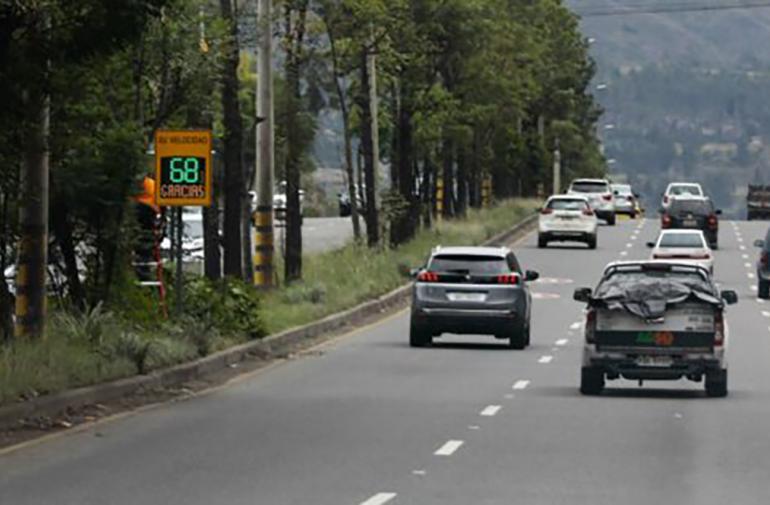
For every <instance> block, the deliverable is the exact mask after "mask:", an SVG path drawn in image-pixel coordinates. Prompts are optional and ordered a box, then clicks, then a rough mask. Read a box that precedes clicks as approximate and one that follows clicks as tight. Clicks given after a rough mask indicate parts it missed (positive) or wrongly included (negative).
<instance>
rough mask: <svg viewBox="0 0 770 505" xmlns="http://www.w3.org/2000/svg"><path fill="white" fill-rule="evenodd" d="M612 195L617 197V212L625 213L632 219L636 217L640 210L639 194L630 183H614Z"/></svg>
mask: <svg viewBox="0 0 770 505" xmlns="http://www.w3.org/2000/svg"><path fill="white" fill-rule="evenodd" d="M610 187H611V188H612V195H613V196H614V197H615V213H616V214H624V215H627V216H629V217H630V218H631V219H636V214H637V212H638V207H639V205H638V202H637V199H638V196H637V195H636V194H635V193H634V190H633V189H631V185H630V184H612V185H611V186H610Z"/></svg>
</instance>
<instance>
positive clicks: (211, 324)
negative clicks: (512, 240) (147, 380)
mask: <svg viewBox="0 0 770 505" xmlns="http://www.w3.org/2000/svg"><path fill="white" fill-rule="evenodd" d="M537 206H538V203H537V202H536V201H535V200H510V201H504V202H501V203H499V204H498V205H496V206H494V207H492V208H489V209H483V210H472V211H470V212H469V213H468V216H467V218H466V219H462V220H451V221H444V222H438V223H434V227H433V228H431V229H430V230H420V231H419V232H418V234H417V236H416V237H415V238H414V239H413V240H411V241H410V242H408V243H406V244H404V245H403V246H401V247H398V248H395V249H390V248H384V249H378V250H372V249H369V248H367V247H365V246H361V245H356V244H350V245H348V246H346V247H343V248H341V249H338V250H335V251H331V252H327V253H321V254H312V255H306V256H305V257H304V268H303V270H304V280H303V281H302V282H299V283H296V284H293V285H291V286H283V287H279V288H277V289H275V290H273V291H272V292H270V293H267V294H261V295H260V294H259V293H257V292H256V291H254V290H253V289H251V287H250V286H247V285H245V284H243V283H241V282H235V281H228V282H227V283H211V282H209V281H206V280H205V279H202V278H195V279H190V280H189V282H187V286H186V289H185V306H186V308H187V310H186V311H185V314H183V315H181V316H177V317H173V318H170V319H168V320H166V319H163V318H159V317H158V313H157V305H156V303H155V302H154V301H153V300H150V299H147V298H146V297H144V296H142V295H140V293H138V292H137V291H136V289H135V288H133V287H131V286H127V287H126V288H125V289H124V290H123V291H122V292H121V296H120V297H119V298H120V300H119V302H118V303H116V304H115V305H114V306H112V307H105V308H103V307H101V306H97V307H95V308H93V309H91V310H90V311H88V312H87V313H85V314H75V313H71V312H68V311H65V310H62V309H58V310H54V311H52V314H51V317H50V319H49V322H48V331H47V335H46V337H45V338H42V339H39V340H18V341H16V342H14V343H11V344H6V345H2V344H0V405H4V404H7V403H11V402H15V401H19V400H25V399H31V398H35V397H37V396H40V395H47V394H53V393H56V392H60V391H63V390H67V389H72V388H76V387H81V386H87V385H92V384H98V383H101V382H106V381H109V380H114V379H118V378H123V377H129V376H132V375H137V374H144V373H147V372H150V371H152V370H156V369H160V368H164V367H168V366H171V365H175V364H178V363H183V362H186V361H191V360H193V359H196V358H198V357H202V356H206V355H208V354H211V353H213V352H216V351H219V350H222V349H226V348H227V347H230V346H233V345H236V344H240V343H243V342H246V341H248V340H251V339H255V338H261V337H262V336H264V335H269V334H275V333H277V332H280V331H282V330H285V329H288V328H291V327H296V326H300V325H303V324H307V323H309V322H312V321H316V320H318V319H321V318H323V317H325V316H327V315H329V314H333V313H336V312H340V311H343V310H345V309H349V308H351V307H354V306H355V305H357V304H359V303H361V302H364V301H367V300H371V299H373V298H376V297H378V296H380V295H383V294H385V293H387V292H388V291H391V290H393V289H395V288H397V287H399V286H401V285H403V284H404V283H405V282H407V281H408V278H407V277H406V276H405V275H404V272H405V271H407V270H408V269H410V268H413V267H416V266H419V265H421V264H422V263H423V262H424V261H425V258H426V257H427V255H428V254H429V253H430V251H431V249H432V248H433V247H435V246H436V245H445V246H449V245H475V244H480V243H482V242H484V241H485V240H487V239H489V238H490V237H492V236H494V235H496V234H498V233H500V232H502V231H504V230H506V229H508V228H510V227H511V226H513V225H515V224H516V223H517V222H519V221H520V220H522V219H523V218H524V217H526V216H527V215H530V214H532V212H533V211H534V209H535V208H536V207H537Z"/></svg>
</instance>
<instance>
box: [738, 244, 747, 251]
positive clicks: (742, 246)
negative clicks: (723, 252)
mask: <svg viewBox="0 0 770 505" xmlns="http://www.w3.org/2000/svg"><path fill="white" fill-rule="evenodd" d="M738 249H740V250H741V251H745V250H746V246H745V245H739V246H738Z"/></svg>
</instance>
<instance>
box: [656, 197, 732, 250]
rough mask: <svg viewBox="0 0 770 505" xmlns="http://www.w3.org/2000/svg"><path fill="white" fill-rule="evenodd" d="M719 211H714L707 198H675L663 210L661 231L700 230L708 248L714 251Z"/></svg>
mask: <svg viewBox="0 0 770 505" xmlns="http://www.w3.org/2000/svg"><path fill="white" fill-rule="evenodd" d="M721 214H722V211H721V210H716V209H714V204H713V203H712V202H711V200H710V199H709V198H698V197H696V198H677V199H674V200H672V201H671V203H670V204H669V206H668V208H666V209H664V210H663V211H662V214H661V218H660V226H661V228H663V229H688V230H701V231H702V232H703V235H704V236H705V237H706V240H708V243H709V247H711V248H712V249H716V248H717V246H718V242H719V240H718V236H719V217H718V216H720V215H721Z"/></svg>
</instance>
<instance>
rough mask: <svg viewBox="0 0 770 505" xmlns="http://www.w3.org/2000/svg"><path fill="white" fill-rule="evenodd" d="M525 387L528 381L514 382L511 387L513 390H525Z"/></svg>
mask: <svg viewBox="0 0 770 505" xmlns="http://www.w3.org/2000/svg"><path fill="white" fill-rule="evenodd" d="M527 386H529V381H528V380H520V381H516V383H515V384H514V385H513V389H527Z"/></svg>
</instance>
